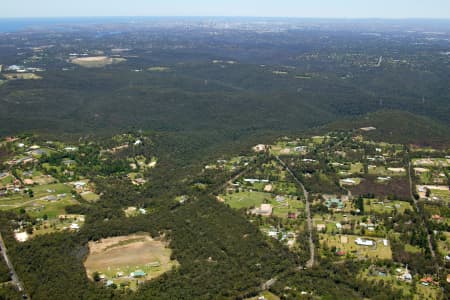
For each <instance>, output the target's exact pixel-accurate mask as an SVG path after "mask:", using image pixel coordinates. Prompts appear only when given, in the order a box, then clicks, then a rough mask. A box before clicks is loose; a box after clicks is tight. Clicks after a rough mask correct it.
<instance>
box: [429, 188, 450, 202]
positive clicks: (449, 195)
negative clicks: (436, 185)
mask: <svg viewBox="0 0 450 300" xmlns="http://www.w3.org/2000/svg"><path fill="white" fill-rule="evenodd" d="M431 197H438V198H439V199H441V200H442V201H446V202H450V191H449V190H446V191H444V190H434V189H433V190H431Z"/></svg>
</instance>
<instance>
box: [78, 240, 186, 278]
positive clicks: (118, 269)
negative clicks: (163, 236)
mask: <svg viewBox="0 0 450 300" xmlns="http://www.w3.org/2000/svg"><path fill="white" fill-rule="evenodd" d="M171 252H172V251H171V250H170V249H169V248H167V247H166V243H164V242H162V241H156V240H154V239H152V238H151V237H150V236H149V235H148V234H145V233H142V234H132V235H128V236H119V237H112V238H107V239H102V240H100V241H98V242H89V256H88V258H87V259H86V261H85V262H84V266H85V268H86V273H87V275H88V277H89V278H92V274H93V273H94V272H99V273H101V274H103V275H104V276H105V279H108V280H113V281H114V283H116V284H117V283H122V282H125V281H127V280H130V279H135V278H132V277H131V275H130V274H131V272H135V271H138V270H142V271H144V272H145V274H146V275H145V276H143V277H142V278H141V279H142V280H149V279H152V278H155V277H158V276H159V275H161V274H163V273H165V272H167V271H169V270H171V269H172V266H177V265H178V263H177V262H176V261H173V260H170V254H171Z"/></svg>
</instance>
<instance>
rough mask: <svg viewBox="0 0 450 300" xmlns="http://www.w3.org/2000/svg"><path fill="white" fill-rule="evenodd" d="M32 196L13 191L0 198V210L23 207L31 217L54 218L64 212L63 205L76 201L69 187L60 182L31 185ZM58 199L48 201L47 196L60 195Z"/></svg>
mask: <svg viewBox="0 0 450 300" xmlns="http://www.w3.org/2000/svg"><path fill="white" fill-rule="evenodd" d="M31 189H32V190H33V192H34V197H32V198H30V197H29V196H28V194H24V193H14V194H12V195H10V196H8V197H2V198H0V210H19V209H20V208H24V209H25V210H26V211H27V212H28V213H29V214H30V215H31V216H33V217H42V216H44V215H47V216H48V218H56V217H58V216H59V215H61V214H64V213H65V210H64V207H66V206H67V205H71V204H76V203H77V202H76V201H75V200H74V199H72V195H71V190H72V189H71V187H70V186H69V185H65V184H62V183H56V184H47V185H39V186H33V187H31ZM62 194H65V196H63V197H62V196H61V198H60V199H59V200H56V201H48V200H46V199H45V198H46V197H48V196H55V197H56V195H62Z"/></svg>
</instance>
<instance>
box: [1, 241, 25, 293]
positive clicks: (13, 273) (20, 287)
mask: <svg viewBox="0 0 450 300" xmlns="http://www.w3.org/2000/svg"><path fill="white" fill-rule="evenodd" d="M0 248H1V250H2V255H3V259H4V260H5V262H6V265H7V266H8V268H9V272H10V274H11V280H12V282H13V283H14V284H15V285H16V286H17V289H18V290H19V291H20V292H24V288H23V284H22V282H21V281H20V279H19V276H17V273H16V271H15V270H14V266H13V265H12V263H11V261H10V260H9V257H8V252H7V249H6V245H5V242H4V241H3V237H2V234H1V233H0Z"/></svg>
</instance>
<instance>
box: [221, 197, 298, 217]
mask: <svg viewBox="0 0 450 300" xmlns="http://www.w3.org/2000/svg"><path fill="white" fill-rule="evenodd" d="M221 198H222V199H224V200H225V203H226V204H228V205H230V207H231V208H234V209H241V208H253V207H258V206H260V205H261V204H263V203H269V204H271V205H272V207H273V215H275V216H278V217H282V218H286V217H287V216H288V213H289V212H295V213H297V214H300V213H302V212H303V210H304V204H303V202H302V201H299V200H296V199H292V198H289V196H283V197H282V198H281V199H280V200H279V201H277V200H276V199H275V197H274V196H273V195H272V194H270V193H263V192H238V193H233V194H227V195H224V196H221Z"/></svg>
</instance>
